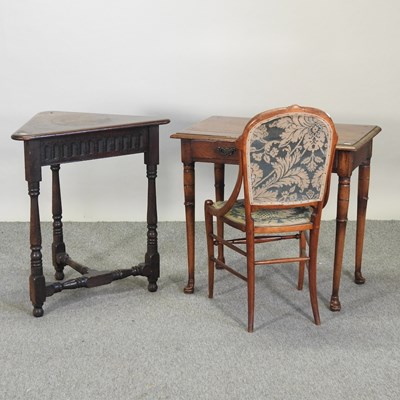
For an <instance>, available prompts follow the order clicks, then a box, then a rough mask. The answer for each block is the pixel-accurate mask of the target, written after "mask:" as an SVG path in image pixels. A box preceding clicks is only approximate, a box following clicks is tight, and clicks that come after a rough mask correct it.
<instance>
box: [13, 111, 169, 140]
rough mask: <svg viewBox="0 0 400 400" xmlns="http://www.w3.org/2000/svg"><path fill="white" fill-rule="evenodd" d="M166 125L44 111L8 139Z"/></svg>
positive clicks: (140, 119) (141, 119)
mask: <svg viewBox="0 0 400 400" xmlns="http://www.w3.org/2000/svg"><path fill="white" fill-rule="evenodd" d="M169 122H170V121H169V119H160V118H152V117H139V116H131V115H118V114H117V115H116V114H96V113H78V112H66V111H44V112H41V113H38V114H36V115H35V116H34V117H33V118H31V119H30V120H29V121H28V122H27V123H26V124H25V125H23V126H22V127H21V128H20V129H18V130H17V131H16V132H15V133H13V134H12V136H11V137H12V139H14V140H32V139H39V138H42V137H48V136H52V135H57V136H59V135H70V134H78V133H84V132H93V131H100V130H111V129H116V128H122V127H124V128H126V127H140V126H151V125H162V124H168V123H169Z"/></svg>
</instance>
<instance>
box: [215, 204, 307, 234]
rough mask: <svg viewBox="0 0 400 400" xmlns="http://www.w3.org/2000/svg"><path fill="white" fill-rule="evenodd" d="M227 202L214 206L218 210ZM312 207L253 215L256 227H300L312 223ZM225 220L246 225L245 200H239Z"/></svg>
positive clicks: (271, 210)
mask: <svg viewBox="0 0 400 400" xmlns="http://www.w3.org/2000/svg"><path fill="white" fill-rule="evenodd" d="M224 204H225V201H217V202H215V203H214V204H213V206H214V207H215V208H217V209H219V208H222V207H223V206H224ZM311 215H312V207H295V208H290V209H264V210H258V211H255V212H253V213H252V215H251V216H252V218H253V219H254V225H255V226H258V227H259V226H289V225H299V224H305V223H308V222H310V220H311ZM225 218H228V219H229V220H231V221H233V222H236V223H239V224H245V223H246V217H245V209H244V200H237V201H236V202H235V204H234V206H233V207H232V208H231V209H230V210H229V211H228V212H227V213H226V214H225Z"/></svg>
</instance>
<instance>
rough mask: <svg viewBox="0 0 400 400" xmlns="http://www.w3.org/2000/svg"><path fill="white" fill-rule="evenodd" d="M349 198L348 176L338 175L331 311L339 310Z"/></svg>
mask: <svg viewBox="0 0 400 400" xmlns="http://www.w3.org/2000/svg"><path fill="white" fill-rule="evenodd" d="M349 198H350V176H340V175H339V187H338V199H337V217H336V240H335V260H334V267H333V287H332V296H331V301H330V309H331V311H340V309H341V305H340V300H339V287H340V276H341V273H342V263H343V253H344V242H345V236H346V226H347V214H348V209H349Z"/></svg>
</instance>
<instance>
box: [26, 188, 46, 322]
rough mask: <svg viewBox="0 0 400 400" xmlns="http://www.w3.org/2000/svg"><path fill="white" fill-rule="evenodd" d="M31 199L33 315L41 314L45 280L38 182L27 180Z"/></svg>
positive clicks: (39, 315) (31, 292)
mask: <svg viewBox="0 0 400 400" xmlns="http://www.w3.org/2000/svg"><path fill="white" fill-rule="evenodd" d="M28 188H29V196H30V199H31V215H30V245H31V275H30V277H29V288H30V298H31V302H32V305H33V315H34V316H35V317H41V316H42V315H43V304H44V302H45V300H46V282H45V278H44V276H43V262H42V234H41V230H40V216H39V193H40V184H39V182H38V181H37V182H28Z"/></svg>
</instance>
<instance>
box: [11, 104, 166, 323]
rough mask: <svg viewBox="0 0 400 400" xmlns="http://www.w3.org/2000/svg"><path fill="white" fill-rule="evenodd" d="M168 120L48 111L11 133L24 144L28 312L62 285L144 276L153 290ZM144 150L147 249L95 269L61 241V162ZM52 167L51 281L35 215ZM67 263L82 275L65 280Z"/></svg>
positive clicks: (35, 311)
mask: <svg viewBox="0 0 400 400" xmlns="http://www.w3.org/2000/svg"><path fill="white" fill-rule="evenodd" d="M169 122H170V121H169V120H168V119H155V118H147V117H136V116H127V115H108V114H92V113H76V112H60V111H47V112H41V113H39V114H36V115H35V116H34V117H33V118H32V119H31V120H30V121H28V122H27V123H26V124H25V125H24V126H22V127H21V128H20V129H18V130H17V131H16V132H15V133H14V134H13V135H12V136H11V137H12V139H14V140H21V141H23V142H24V153H25V179H26V181H27V182H28V192H29V196H30V204H31V205H30V207H31V213H30V249H31V256H30V260H31V274H30V278H29V287H30V298H31V301H32V305H33V315H34V316H35V317H41V316H42V315H43V304H44V302H45V300H46V298H47V297H50V296H52V295H53V294H55V293H58V292H61V291H62V290H66V289H75V288H81V287H86V288H91V287H96V286H101V285H106V284H109V283H111V282H112V281H114V280H117V279H123V278H126V277H128V276H137V275H141V276H145V277H147V279H148V290H149V291H150V292H154V291H156V290H157V279H158V277H159V275H160V256H159V253H158V244H157V204H156V185H155V180H156V177H157V165H158V163H159V125H162V124H168V123H169ZM136 153H144V162H145V164H146V173H147V179H148V190H147V252H146V254H145V257H144V262H143V263H139V264H138V265H136V266H133V267H131V268H128V269H118V270H113V271H97V270H94V269H91V268H88V267H86V266H84V265H82V264H79V263H78V262H76V261H74V260H73V259H71V258H70V256H69V255H68V254H67V252H66V246H65V243H64V239H63V224H62V221H61V219H62V207H61V191H60V179H59V170H60V164H64V163H71V162H78V161H85V160H93V159H99V158H105V157H116V156H122V155H128V154H136ZM43 166H50V168H51V171H52V214H53V243H52V259H53V260H52V261H53V266H54V268H55V271H56V272H55V279H56V280H57V281H56V282H54V283H46V280H45V277H44V275H43V262H42V251H41V249H42V238H41V229H40V216H39V193H40V181H41V179H42V174H41V170H42V167H43ZM67 265H68V266H70V267H71V268H73V269H74V270H76V271H77V272H79V273H80V274H81V275H80V276H79V277H77V278H74V279H69V280H65V281H63V280H64V272H63V271H64V267H65V266H67Z"/></svg>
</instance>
